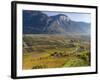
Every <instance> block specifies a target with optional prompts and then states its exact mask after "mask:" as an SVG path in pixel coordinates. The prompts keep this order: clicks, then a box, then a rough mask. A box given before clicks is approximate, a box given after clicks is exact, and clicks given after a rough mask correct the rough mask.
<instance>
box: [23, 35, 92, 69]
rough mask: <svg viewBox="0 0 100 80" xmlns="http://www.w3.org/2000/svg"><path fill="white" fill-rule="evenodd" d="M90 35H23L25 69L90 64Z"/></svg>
mask: <svg viewBox="0 0 100 80" xmlns="http://www.w3.org/2000/svg"><path fill="white" fill-rule="evenodd" d="M90 53H91V52H90V40H89V37H88V36H80V35H74V36H68V35H31V34H30V35H28V34H27V35H23V69H42V68H61V67H81V66H82V67H83V66H90V65H91V64H90Z"/></svg>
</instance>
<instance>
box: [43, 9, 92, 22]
mask: <svg viewBox="0 0 100 80" xmlns="http://www.w3.org/2000/svg"><path fill="white" fill-rule="evenodd" d="M42 12H43V13H45V14H47V15H48V16H53V15H57V14H65V15H67V16H69V18H70V19H71V20H74V21H79V22H88V23H90V22H91V14H89V13H73V12H66V13H64V12H49V11H42Z"/></svg>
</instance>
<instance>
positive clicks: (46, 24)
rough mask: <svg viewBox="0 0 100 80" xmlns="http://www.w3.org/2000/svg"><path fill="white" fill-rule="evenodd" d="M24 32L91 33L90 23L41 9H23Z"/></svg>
mask: <svg viewBox="0 0 100 80" xmlns="http://www.w3.org/2000/svg"><path fill="white" fill-rule="evenodd" d="M23 33H24V34H86V35H89V34H90V23H86V22H76V21H72V20H71V19H70V18H69V16H66V15H64V14H58V15H54V16H48V15H46V14H44V13H42V12H41V11H26V10H24V11H23Z"/></svg>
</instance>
